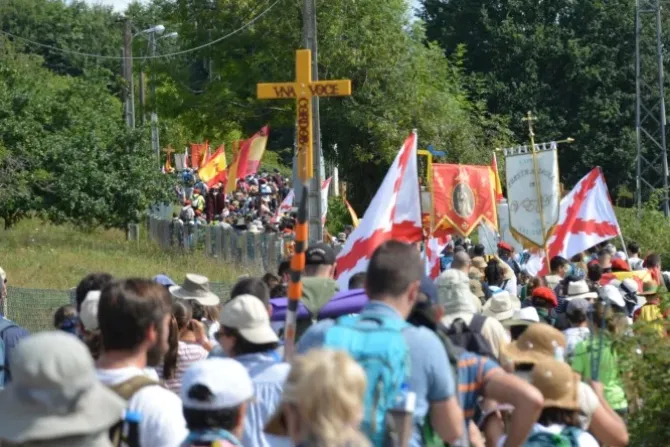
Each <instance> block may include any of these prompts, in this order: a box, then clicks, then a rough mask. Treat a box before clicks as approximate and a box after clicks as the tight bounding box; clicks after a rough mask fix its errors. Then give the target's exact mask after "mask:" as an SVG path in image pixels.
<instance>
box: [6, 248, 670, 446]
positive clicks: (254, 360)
mask: <svg viewBox="0 0 670 447" xmlns="http://www.w3.org/2000/svg"><path fill="white" fill-rule="evenodd" d="M465 242H467V241H464V242H463V241H461V242H457V243H451V244H450V245H449V246H448V248H447V249H446V250H445V253H444V254H443V256H442V268H443V271H442V273H441V274H440V275H439V277H438V278H437V279H436V280H431V279H429V278H428V277H427V276H426V273H425V271H426V269H425V265H424V259H423V257H422V255H421V253H420V251H419V250H418V249H417V247H416V246H415V245H408V244H404V243H400V242H396V241H389V242H385V243H383V244H382V245H380V246H379V247H378V248H377V249H376V250H375V252H374V254H373V255H372V257H371V259H370V260H369V265H368V267H367V269H366V271H365V272H361V273H360V274H357V275H354V276H353V277H352V278H351V280H350V283H349V284H348V287H346V288H343V290H340V287H339V286H338V283H337V282H336V280H335V273H336V269H337V265H336V256H335V252H334V250H333V247H332V246H330V245H328V244H314V245H310V246H309V247H308V249H307V252H306V267H305V270H304V275H303V300H302V302H303V304H304V305H305V310H304V312H303V313H301V314H300V320H299V321H298V335H297V338H296V340H295V345H294V343H293V342H292V341H288V342H286V341H285V340H284V328H283V323H282V320H283V318H284V315H285V302H286V300H285V298H281V295H282V294H283V293H285V290H286V285H287V284H288V281H289V275H290V272H289V266H288V262H284V263H282V265H281V266H280V269H279V271H278V272H270V273H267V274H266V275H265V276H263V277H262V278H261V277H245V278H241V279H239V280H238V281H237V283H236V284H235V285H234V286H233V287H232V289H231V290H230V294H229V296H226V297H219V296H217V295H215V294H214V293H213V292H211V290H210V288H209V280H208V279H207V278H205V277H203V276H201V275H197V274H186V275H185V278H184V279H183V282H182V283H181V284H176V283H175V282H174V281H173V280H172V279H171V278H168V277H167V276H165V275H158V276H156V277H155V278H153V279H141V278H129V279H122V278H113V277H112V276H111V275H109V274H102V273H93V274H90V275H88V276H86V277H85V278H84V279H83V280H82V281H81V283H80V284H79V285H78V287H77V288H76V305H72V306H63V307H62V308H60V309H58V311H57V312H56V314H55V316H54V326H55V329H56V330H54V331H52V332H42V333H37V334H29V333H28V332H27V331H26V330H25V329H23V328H21V327H20V326H18V325H16V324H15V323H12V322H11V321H9V320H3V325H4V326H3V327H2V328H0V330H1V334H2V342H3V346H4V361H5V364H4V368H3V371H4V378H3V379H2V380H3V381H4V390H2V391H1V392H0V412H1V413H2V417H0V440H2V445H3V446H5V445H11V446H15V445H18V446H87V447H88V446H94V447H97V446H110V445H111V446H121V445H124V446H130V447H135V446H142V447H170V446H175V447H177V446H238V445H242V446H293V445H296V446H342V447H345V446H346V447H349V446H370V445H374V446H386V445H408V446H412V447H418V446H424V445H428V446H442V445H451V446H469V445H472V446H484V445H486V446H523V445H526V446H551V445H557V446H586V447H590V446H598V445H607V446H615V447H616V446H625V445H628V431H627V427H626V421H627V418H628V417H629V412H631V411H634V410H635V408H636V406H637V405H640V399H639V397H638V396H632V395H630V393H629V392H628V391H627V390H626V387H625V386H624V383H623V380H622V376H621V372H620V368H619V365H618V362H619V360H618V355H617V351H616V346H615V344H614V343H613V340H615V339H616V337H622V336H623V337H626V336H632V335H634V333H635V330H637V329H634V327H635V328H637V327H638V325H636V326H633V325H632V324H633V322H635V321H638V322H640V324H644V323H646V324H647V325H648V327H650V328H651V329H652V330H653V331H654V332H655V333H657V336H658V337H666V336H667V326H666V324H665V322H666V319H667V315H665V314H664V313H663V310H662V307H661V295H660V293H661V291H662V290H665V284H664V274H663V272H662V271H661V263H660V257H659V256H658V255H656V254H653V253H652V254H649V255H647V256H646V257H645V258H644V259H642V258H640V253H641V249H640V247H639V246H637V245H636V244H630V245H629V246H628V247H627V251H628V253H627V254H625V253H621V252H619V251H618V250H617V249H616V248H615V247H614V245H612V244H602V245H600V246H598V247H594V249H593V250H590V251H589V252H587V253H583V254H580V255H578V256H575V257H574V258H572V259H570V260H567V259H563V258H560V257H555V258H553V259H551V260H550V270H551V271H550V272H549V274H547V275H545V276H543V277H538V276H530V275H529V274H528V269H527V265H528V262H527V261H528V256H527V254H525V253H522V254H515V253H514V250H513V249H512V247H511V246H509V245H508V244H506V243H504V242H501V243H500V244H499V245H498V253H497V254H496V255H490V254H489V255H487V254H486V253H485V252H484V247H483V246H481V245H475V246H470V245H469V244H467V243H465ZM400 260H402V261H401V262H400ZM0 272H1V274H2V278H1V279H2V282H3V288H2V298H3V299H11V297H7V296H6V295H7V294H6V284H7V281H8V274H7V273H5V272H4V271H3V270H2V269H0ZM271 290H273V292H274V293H272V294H271ZM271 295H272V296H273V298H271ZM352 297H357V298H356V300H358V301H356V302H355V304H353V307H352V308H348V310H347V311H346V314H344V315H340V316H336V317H337V318H332V317H329V318H324V317H322V312H320V311H321V310H322V309H323V308H325V307H326V306H328V305H329V304H332V303H333V302H334V301H342V302H345V301H347V300H353V298H352ZM361 297H362V298H361ZM351 302H352V303H353V302H354V301H351ZM293 351H295V352H293ZM287 354H288V355H287ZM376 360H379V361H376ZM401 410H402V411H401ZM398 414H400V415H401V416H403V417H405V419H402V420H405V421H409V423H408V425H407V427H409V428H407V427H405V428H403V427H404V426H403V424H401V423H398V422H397V420H395V419H394V418H393V417H391V416H389V415H398ZM394 421H396V422H394ZM391 441H393V442H391Z"/></svg>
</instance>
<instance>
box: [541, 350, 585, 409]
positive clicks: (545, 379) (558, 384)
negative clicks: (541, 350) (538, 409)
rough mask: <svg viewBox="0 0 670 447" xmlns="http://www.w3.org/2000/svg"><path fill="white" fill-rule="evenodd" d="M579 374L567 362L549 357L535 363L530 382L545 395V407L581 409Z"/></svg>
mask: <svg viewBox="0 0 670 447" xmlns="http://www.w3.org/2000/svg"><path fill="white" fill-rule="evenodd" d="M579 381H580V378H579V374H577V373H576V372H574V371H573V370H572V368H571V367H570V365H568V364H567V363H563V362H559V361H557V360H554V359H551V358H547V359H544V360H542V361H540V362H538V363H536V364H535V366H534V367H533V371H532V372H531V373H530V383H531V384H532V385H533V386H534V387H535V388H537V389H538V390H539V391H540V392H541V393H542V396H543V397H544V408H563V409H566V410H579V409H580V408H581V407H580V405H579Z"/></svg>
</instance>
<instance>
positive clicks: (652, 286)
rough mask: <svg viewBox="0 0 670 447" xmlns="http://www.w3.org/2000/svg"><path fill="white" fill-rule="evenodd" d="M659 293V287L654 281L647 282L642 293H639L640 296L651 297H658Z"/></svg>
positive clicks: (643, 285)
mask: <svg viewBox="0 0 670 447" xmlns="http://www.w3.org/2000/svg"><path fill="white" fill-rule="evenodd" d="M657 293H658V285H657V284H656V283H655V282H654V281H645V282H644V283H643V284H642V292H639V293H638V295H642V296H649V295H656V294H657Z"/></svg>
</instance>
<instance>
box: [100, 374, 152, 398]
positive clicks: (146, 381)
mask: <svg viewBox="0 0 670 447" xmlns="http://www.w3.org/2000/svg"><path fill="white" fill-rule="evenodd" d="M151 385H159V383H158V382H156V381H155V380H152V379H150V378H149V377H147V376H142V375H139V376H135V377H132V378H130V379H128V380H126V381H125V382H121V383H118V384H116V385H114V386H110V387H109V388H110V389H111V390H112V391H114V392H115V393H116V394H118V395H119V396H121V397H122V398H123V399H125V400H130V399H131V398H132V397H133V396H134V395H135V393H137V392H138V391H139V390H141V389H142V388H144V387H147V386H151Z"/></svg>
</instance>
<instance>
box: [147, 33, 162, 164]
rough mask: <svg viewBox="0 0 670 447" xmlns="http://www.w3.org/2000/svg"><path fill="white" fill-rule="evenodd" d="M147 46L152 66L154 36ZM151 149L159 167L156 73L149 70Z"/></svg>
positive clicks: (154, 53) (154, 47) (153, 35)
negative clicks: (149, 47)
mask: <svg viewBox="0 0 670 447" xmlns="http://www.w3.org/2000/svg"><path fill="white" fill-rule="evenodd" d="M149 36H150V39H151V40H150V41H149V44H150V45H151V56H152V59H151V63H152V64H154V63H155V62H154V60H155V59H153V57H154V56H156V34H155V33H151V34H150V35H149ZM151 102H152V105H153V107H152V109H151V148H152V149H153V152H154V154H156V159H157V160H158V164H159V165H160V161H161V152H160V142H159V135H158V112H157V110H158V104H156V73H155V70H151Z"/></svg>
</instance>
